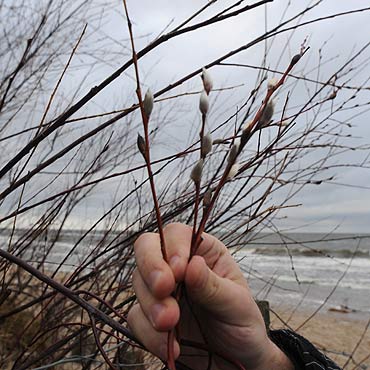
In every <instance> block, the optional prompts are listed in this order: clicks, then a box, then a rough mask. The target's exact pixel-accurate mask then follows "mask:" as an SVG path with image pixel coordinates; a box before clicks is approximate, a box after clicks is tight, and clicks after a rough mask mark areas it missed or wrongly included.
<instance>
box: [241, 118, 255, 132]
mask: <svg viewBox="0 0 370 370" xmlns="http://www.w3.org/2000/svg"><path fill="white" fill-rule="evenodd" d="M252 122H253V121H252V120H250V121H247V122H246V123H245V124H244V125H243V127H242V130H243V131H247V130H249V128H250V125H251V124H252Z"/></svg>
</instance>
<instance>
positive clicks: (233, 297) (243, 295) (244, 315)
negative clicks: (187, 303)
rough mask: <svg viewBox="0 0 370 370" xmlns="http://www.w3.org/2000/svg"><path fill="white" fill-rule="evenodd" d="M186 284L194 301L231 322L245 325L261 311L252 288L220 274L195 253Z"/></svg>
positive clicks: (186, 277)
mask: <svg viewBox="0 0 370 370" xmlns="http://www.w3.org/2000/svg"><path fill="white" fill-rule="evenodd" d="M185 285H186V290H187V292H188V295H189V297H190V298H191V300H192V302H193V303H195V304H198V305H199V306H200V307H202V308H203V309H204V310H206V311H208V312H209V313H210V314H212V315H213V316H214V317H216V318H217V319H219V320H222V321H224V322H227V323H229V324H233V325H245V324H246V321H249V320H250V315H251V314H252V316H254V315H253V314H257V315H258V314H259V312H258V307H257V306H256V304H255V302H254V300H253V298H252V296H251V294H250V292H249V289H248V288H247V287H246V286H242V285H240V284H238V283H236V282H234V281H232V280H230V279H227V278H223V277H221V276H218V275H217V274H216V273H215V272H213V271H212V270H211V269H210V268H209V267H208V266H207V264H206V262H205V260H204V259H203V257H201V256H193V257H192V259H191V260H190V262H189V265H188V267H187V270H186V274H185ZM248 308H249V309H248ZM255 309H257V312H255Z"/></svg>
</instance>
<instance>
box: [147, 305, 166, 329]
mask: <svg viewBox="0 0 370 370" xmlns="http://www.w3.org/2000/svg"><path fill="white" fill-rule="evenodd" d="M165 308H166V307H165V306H164V305H163V304H160V303H156V304H154V305H153V307H152V309H151V314H150V316H151V317H150V321H151V322H152V325H153V326H154V327H156V324H157V321H158V317H159V316H160V314H161V313H162V311H163V310H164V309H165Z"/></svg>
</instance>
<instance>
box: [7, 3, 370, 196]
mask: <svg viewBox="0 0 370 370" xmlns="http://www.w3.org/2000/svg"><path fill="white" fill-rule="evenodd" d="M313 7H315V4H314V5H313V6H312V7H309V8H307V9H306V10H304V11H302V12H301V13H299V14H298V15H295V16H293V17H292V18H290V19H288V20H287V21H285V22H284V23H282V24H280V25H278V26H277V27H275V28H274V29H272V30H271V31H268V32H267V33H265V34H264V35H262V36H259V37H257V38H256V39H254V40H253V41H251V42H249V43H247V44H245V45H243V46H241V47H239V48H237V49H235V50H232V51H231V52H229V53H227V54H225V55H224V56H222V57H220V58H218V59H216V60H214V61H213V62H211V63H209V64H208V65H206V66H205V67H206V68H209V67H212V66H215V65H218V64H219V63H220V62H222V61H224V60H226V59H228V58H230V57H232V56H233V55H236V54H238V53H240V52H242V51H244V50H247V49H249V48H250V47H252V46H254V45H256V44H258V43H259V42H261V41H263V40H265V39H266V38H270V37H274V36H276V35H277V34H280V33H284V32H288V31H291V30H294V29H297V28H299V27H302V26H306V25H309V24H312V23H316V22H318V21H323V20H327V19H331V18H334V17H340V16H345V15H348V14H354V13H360V12H364V11H369V10H370V7H367V8H361V9H356V10H353V11H347V12H342V13H336V14H332V15H329V16H325V17H321V18H317V19H314V20H310V21H307V22H304V23H301V24H298V25H295V26H292V27H287V28H283V29H280V28H281V27H282V26H284V25H286V24H288V23H290V22H292V21H294V20H295V19H297V18H298V17H299V16H301V15H302V14H304V13H306V12H307V11H309V10H311V9H312V8H313ZM162 37H163V36H162ZM162 37H161V38H160V39H161V41H162V42H165V41H167V39H163V40H162ZM170 38H172V36H171V37H170ZM158 40H159V39H158ZM158 40H157V41H156V42H153V43H152V44H150V45H148V46H147V47H145V48H144V49H142V50H141V51H140V52H138V53H137V57H138V58H140V57H142V56H144V55H145V54H147V53H148V52H150V51H151V50H152V49H154V47H155V46H158V45H159V44H160V43H159V44H158ZM131 65H132V60H130V61H128V62H127V63H126V64H125V65H124V66H122V67H121V68H120V69H119V70H117V71H116V72H114V73H113V74H112V75H111V76H109V77H108V78H107V79H106V80H104V81H103V82H102V83H101V84H100V85H98V86H95V87H94V88H92V89H91V90H90V92H89V93H88V94H87V95H85V96H84V97H83V98H82V99H81V100H80V101H79V102H77V103H76V104H75V105H74V106H72V107H71V108H69V109H68V110H67V111H66V112H65V113H63V114H62V115H61V116H59V117H58V118H57V119H56V120H55V121H54V123H53V124H52V125H51V126H49V127H47V128H45V130H43V131H42V132H41V133H40V134H39V135H38V136H37V137H35V138H34V139H32V140H31V141H30V142H29V143H28V144H26V145H25V147H24V148H23V149H21V150H20V151H19V152H18V153H17V154H16V155H15V156H14V157H13V158H12V159H11V160H9V162H8V163H7V164H6V165H4V167H3V168H2V169H0V178H2V177H3V176H4V175H5V173H7V172H8V171H9V170H10V169H11V168H12V167H13V166H14V165H16V164H17V163H18V162H19V161H20V160H21V159H22V158H23V157H24V156H25V155H27V153H28V152H29V151H30V150H31V149H32V148H33V147H34V146H35V145H38V144H39V143H40V142H41V141H42V140H44V139H45V138H46V137H47V136H49V135H50V134H51V133H52V132H54V131H55V130H56V129H58V128H59V127H61V126H63V125H64V123H65V121H66V120H67V119H68V118H69V117H70V116H71V115H72V114H74V113H75V112H77V111H78V110H79V109H80V108H82V107H83V106H84V105H85V104H86V103H87V102H88V101H90V100H91V99H92V98H93V97H94V96H95V95H97V94H98V93H99V92H100V91H101V90H103V89H104V88H105V87H106V86H107V85H109V84H110V83H111V82H112V81H113V80H115V79H116V78H117V77H119V76H120V75H121V74H122V73H123V72H124V71H125V70H126V69H127V68H128V67H130V66H131ZM200 72H201V69H197V70H196V71H194V72H192V73H190V74H188V75H187V76H185V77H183V78H181V79H179V80H178V81H176V82H175V83H173V84H171V85H169V86H167V87H166V88H164V89H162V90H160V91H158V92H157V93H156V94H154V96H155V97H157V96H159V95H162V94H164V93H165V92H167V91H169V90H171V89H173V88H174V87H176V86H179V85H181V84H183V83H184V82H185V81H187V80H189V79H190V78H192V77H194V76H196V75H197V74H199V73H200ZM134 110H135V106H133V107H132V108H131V109H127V111H125V112H122V113H120V114H118V115H117V116H116V117H113V118H112V119H110V120H108V121H107V122H105V123H103V124H101V125H100V126H98V127H97V128H95V129H94V130H92V131H90V132H88V133H87V134H85V135H83V136H82V137H80V138H79V139H77V140H75V141H74V142H73V143H71V144H70V145H68V146H67V147H66V148H65V149H63V150H62V151H60V152H59V153H56V154H55V155H54V156H53V157H51V158H50V159H48V160H47V161H45V162H43V163H41V164H40V165H39V166H37V167H36V168H35V169H33V170H31V171H29V173H27V175H25V176H24V177H22V178H21V179H20V180H18V181H17V182H15V183H11V184H10V185H9V187H8V188H7V189H5V190H4V191H3V192H2V193H1V194H0V200H1V199H4V198H5V197H6V196H7V195H8V194H10V193H11V192H13V191H14V190H15V189H16V188H18V187H19V186H20V185H22V184H23V183H24V182H26V181H28V180H29V179H30V178H32V177H33V176H34V175H35V174H37V173H38V172H40V171H41V170H42V169H44V168H45V167H48V166H49V165H50V164H51V163H54V162H55V161H56V160H57V159H59V158H61V157H62V156H63V155H65V154H66V153H67V152H69V151H70V150H71V149H73V148H74V147H76V146H77V145H79V144H80V143H82V142H83V141H85V140H87V139H88V138H90V137H92V136H94V135H96V134H97V133H98V132H100V131H102V130H103V129H105V128H106V127H108V126H110V125H111V124H113V123H114V122H116V121H118V120H119V119H121V118H123V117H126V116H127V115H128V114H129V113H130V112H132V111H134Z"/></svg>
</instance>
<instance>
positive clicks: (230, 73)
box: [105, 0, 370, 232]
mask: <svg viewBox="0 0 370 370" xmlns="http://www.w3.org/2000/svg"><path fill="white" fill-rule="evenodd" d="M205 3H206V1H201V2H200V1H166V0H160V1H155V2H153V1H151V0H140V1H128V6H129V11H130V15H131V19H132V21H133V24H134V32H135V35H136V36H143V37H141V38H138V40H137V41H136V43H137V49H138V50H139V49H140V48H141V47H143V46H145V45H146V44H147V43H148V42H150V41H152V40H153V39H154V38H156V37H157V36H158V35H159V34H160V33H161V32H163V31H164V30H165V29H166V27H168V28H167V29H172V28H173V27H174V26H175V25H177V24H179V23H180V22H181V21H182V20H184V19H186V18H187V17H188V16H190V15H191V14H193V13H194V11H195V10H197V9H198V8H200V7H201V6H203V5H204V4H205ZM233 3H234V2H233V1H222V0H220V1H218V2H216V4H215V5H213V6H212V7H210V8H209V10H208V11H207V12H206V13H205V14H204V15H201V16H200V17H199V19H198V18H197V19H196V20H197V21H199V20H202V19H205V18H206V17H208V16H209V15H210V14H216V13H217V11H218V10H221V9H223V8H225V7H226V5H227V4H230V5H231V4H233ZM245 3H248V2H245ZM249 3H252V2H249ZM287 3H288V2H287V1H279V0H275V1H274V2H272V3H270V4H268V6H267V29H271V28H273V27H275V26H276V25H277V22H279V20H280V19H281V17H282V15H283V12H284V9H285V7H286V5H287ZM313 3H314V2H312V1H305V0H302V1H293V2H292V4H291V6H290V7H289V9H288V12H287V13H286V14H285V16H284V19H287V18H289V17H291V16H292V15H295V14H297V13H298V12H300V11H302V10H303V9H304V8H305V7H306V6H308V5H309V4H313ZM364 6H366V2H364V1H361V0H358V1H356V0H353V1H350V2H348V1H338V0H325V1H323V2H322V4H321V5H319V6H318V7H317V8H315V9H314V10H313V11H311V12H309V13H308V14H307V15H305V17H304V18H303V19H302V20H301V21H306V20H310V19H315V18H318V17H324V16H326V15H329V14H334V13H338V12H344V11H347V10H350V9H356V8H361V7H364ZM264 19H265V8H264V7H260V8H258V9H256V10H253V11H251V12H247V13H246V14H245V15H241V16H239V17H235V18H232V19H230V20H227V21H225V22H223V23H220V24H217V25H214V26H210V27H208V28H206V29H203V30H201V31H196V32H194V33H190V34H188V35H185V36H182V37H180V38H179V39H176V40H174V41H170V42H168V43H166V44H164V45H163V46H161V47H160V48H158V50H156V51H155V52H153V53H151V54H149V55H148V56H146V57H145V58H143V59H142V60H141V61H140V67H141V73H142V81H143V84H144V85H145V86H150V87H151V89H152V90H154V91H157V90H159V89H161V88H162V87H164V86H167V84H169V83H171V82H172V81H174V80H176V79H177V78H179V77H181V76H183V75H184V74H186V73H188V72H190V71H192V70H193V69H194V68H197V67H201V66H203V65H206V64H208V63H209V62H211V61H213V60H214V59H216V58H217V57H219V56H221V55H223V54H225V53H227V52H228V51H230V50H233V49H235V48H238V47H239V46H241V45H243V44H246V43H248V42H249V41H251V40H253V39H254V38H255V37H256V36H258V35H260V34H261V33H263V31H264V28H265V22H264ZM105 32H107V33H109V34H110V35H112V36H113V37H116V38H118V39H122V37H127V29H126V28H125V24H123V20H122V18H121V17H120V16H117V17H114V18H111V20H110V22H108V23H107V24H106V25H105ZM369 34H370V25H369V12H365V13H361V14H354V15H348V16H344V17H340V18H335V19H331V20H326V21H323V22H319V23H315V24H313V25H309V26H306V27H302V28H300V29H298V30H297V31H296V32H294V33H291V32H290V33H285V34H282V35H281V36H279V37H277V38H276V39H274V40H273V43H272V44H271V43H270V42H269V44H268V46H269V47H271V51H270V53H269V55H268V60H267V65H268V66H270V67H272V68H275V67H278V68H280V70H281V69H283V68H284V65H286V64H287V62H288V61H289V59H290V57H291V55H292V54H295V53H296V52H297V51H298V50H299V47H300V44H301V43H302V41H303V40H304V39H305V38H308V45H309V46H310V48H311V49H310V51H309V54H310V55H309V56H308V60H309V63H307V64H306V65H305V68H306V71H307V70H310V68H312V67H314V66H315V65H316V64H317V60H318V52H319V49H320V48H321V49H322V53H323V59H324V60H328V59H329V58H332V57H335V58H334V60H332V61H331V62H330V63H327V64H325V65H324V66H323V67H322V69H321V71H320V79H321V80H322V81H325V80H326V79H327V78H328V77H329V76H330V75H331V74H332V73H333V72H334V71H335V70H336V68H338V66H340V65H341V64H342V63H343V62H345V61H346V60H347V59H348V57H349V56H350V55H351V53H354V50H358V49H359V48H360V47H361V46H362V45H364V44H365V43H366V42H368V35H369ZM289 37H290V38H291V40H290V43H289V48H288V49H287V50H286V51H285V53H284V55H283V58H282V60H281V61H280V64H279V65H278V66H277V60H278V58H279V56H280V53H281V50H282V48H283V47H284V45H285V44H286V41H287V39H288V38H289ZM323 45H324V46H323ZM263 46H264V45H263V44H261V45H258V46H257V47H254V48H252V49H249V50H248V51H246V52H243V53H241V54H239V55H237V56H236V57H233V58H232V59H230V60H229V61H230V62H239V63H247V64H252V65H258V64H259V63H261V58H262V53H263V50H264V49H263ZM365 57H369V52H367V53H365ZM362 60H365V58H363V59H362ZM300 72H301V73H304V70H300ZM211 73H212V76H213V79H214V81H215V85H216V87H224V86H232V85H235V84H238V83H243V84H244V85H245V86H246V87H245V88H241V89H240V90H236V91H235V92H233V94H230V96H229V97H228V98H229V100H227V104H228V105H231V106H232V103H233V99H234V101H235V104H237V102H238V98H239V96H238V94H245V92H246V91H248V89H250V88H252V87H253V84H254V82H255V79H254V78H255V73H256V72H255V71H254V72H253V73H251V71H246V70H243V69H236V68H225V67H223V68H222V67H215V68H212V70H211ZM315 73H316V72H315ZM369 75H370V72H369V68H366V69H364V70H363V71H362V72H361V73H360V74H359V75H358V76H356V77H355V78H354V80H353V81H352V83H353V84H354V85H356V84H361V82H362V81H364V80H365V79H368V78H369ZM351 77H352V76H351ZM126 82H127V81H126ZM199 85H200V84H199V80H198V79H193V80H191V81H190V82H189V83H188V84H187V85H186V86H185V87H183V88H180V89H179V92H180V91H184V90H186V89H197V88H199ZM367 86H370V82H369V81H368V83H367ZM126 89H127V87H126ZM366 94H367V95H362V97H361V99H362V100H363V101H364V102H365V101H366V102H368V101H369V100H370V99H369V97H370V93H369V90H368V91H367V92H366ZM133 98H134V97H133ZM186 103H189V102H188V101H186ZM189 104H192V102H190V103H189ZM194 104H196V103H194ZM215 109H216V108H215ZM365 109H366V107H365ZM365 109H362V110H361V112H362V111H364V110H365ZM358 112H359V111H356V112H349V113H348V114H346V113H345V112H344V113H343V115H342V116H341V119H343V120H346V119H347V118H350V117H351V116H352V115H354V114H355V113H358ZM190 117H191V118H190V120H191V119H192V118H193V117H194V116H193V115H191V114H190ZM337 118H338V117H337ZM215 124H216V123H215ZM351 124H352V125H353V128H352V129H351V132H350V133H351V134H352V135H353V136H357V137H361V138H363V139H358V141H357V142H356V143H357V144H356V145H360V144H362V143H365V142H370V129H369V125H370V115H369V113H368V112H367V113H366V112H365V113H363V114H361V115H360V116H358V117H356V118H355V119H353V120H351ZM181 125H182V123H180V124H178V123H177V124H176V130H179V127H180V129H181ZM184 130H185V128H184ZM184 132H186V131H184ZM185 135H186V133H185ZM180 147H181V146H180ZM365 154H367V153H365ZM365 154H364V153H360V154H359V155H356V154H353V155H351V156H348V154H346V157H345V158H342V160H343V161H346V160H348V161H347V162H351V161H359V159H360V158H361V156H362V157H363V156H364V155H365ZM332 175H334V176H335V180H334V182H336V183H341V184H351V185H360V186H362V187H364V188H351V187H347V186H344V185H332V184H322V185H321V186H313V187H310V188H308V187H307V188H305V189H304V190H303V191H302V193H301V194H300V195H299V196H297V197H296V198H295V201H296V202H299V203H302V204H303V206H302V207H300V208H299V209H291V210H289V212H286V215H287V216H289V218H288V219H286V220H284V221H281V225H282V226H286V227H296V226H298V225H302V224H305V223H307V224H309V226H308V227H307V228H306V231H309V230H312V229H315V230H325V231H328V230H331V229H334V228H335V227H336V226H337V225H339V230H341V231H353V232H368V231H369V226H368V225H370V172H369V170H368V169H361V170H360V169H357V168H346V169H338V170H333V171H332ZM366 187H367V188H366Z"/></svg>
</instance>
